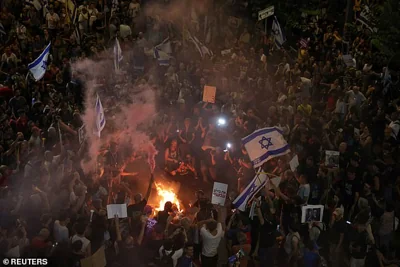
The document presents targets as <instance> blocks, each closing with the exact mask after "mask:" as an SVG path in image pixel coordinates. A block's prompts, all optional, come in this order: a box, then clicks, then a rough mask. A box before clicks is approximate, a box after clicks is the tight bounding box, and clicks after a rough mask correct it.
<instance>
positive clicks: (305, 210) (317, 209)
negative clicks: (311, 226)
mask: <svg viewBox="0 0 400 267" xmlns="http://www.w3.org/2000/svg"><path fill="white" fill-rule="evenodd" d="M323 216H324V206H323V205H306V206H302V207H301V223H308V222H322V217H323Z"/></svg>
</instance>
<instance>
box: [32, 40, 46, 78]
mask: <svg viewBox="0 0 400 267" xmlns="http://www.w3.org/2000/svg"><path fill="white" fill-rule="evenodd" d="M50 46H51V43H49V44H48V45H47V46H46V48H45V49H44V50H43V52H42V53H41V54H40V56H39V57H38V58H37V59H35V60H34V61H33V62H32V63H29V64H28V69H29V72H30V73H31V74H32V76H33V78H35V80H36V81H39V80H40V79H42V78H43V76H44V74H45V73H46V70H47V64H48V60H47V59H48V58H49V53H50Z"/></svg>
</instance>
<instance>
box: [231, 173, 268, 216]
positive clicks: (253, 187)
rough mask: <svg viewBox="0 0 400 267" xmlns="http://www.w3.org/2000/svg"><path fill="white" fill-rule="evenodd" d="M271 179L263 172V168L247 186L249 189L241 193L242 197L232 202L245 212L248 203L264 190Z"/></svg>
mask: <svg viewBox="0 0 400 267" xmlns="http://www.w3.org/2000/svg"><path fill="white" fill-rule="evenodd" d="M268 179H269V177H268V175H267V174H265V173H262V172H261V168H259V170H258V171H257V174H256V176H255V177H254V178H253V180H252V181H251V182H250V183H249V184H248V185H247V187H246V188H245V189H244V190H243V191H242V193H240V195H239V196H238V197H237V198H236V199H235V200H234V201H233V202H232V204H233V205H234V206H235V208H237V209H239V210H241V211H245V210H246V206H247V203H249V201H251V200H252V199H253V198H254V196H255V195H257V193H258V192H260V190H261V189H263V188H264V186H265V184H266V183H267V181H268Z"/></svg>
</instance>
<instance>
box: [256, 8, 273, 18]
mask: <svg viewBox="0 0 400 267" xmlns="http://www.w3.org/2000/svg"><path fill="white" fill-rule="evenodd" d="M274 12H275V8H274V6H269V7H267V8H265V9H263V10H261V11H258V20H259V21H260V20H263V19H266V18H268V17H270V16H272V15H273V14H274Z"/></svg>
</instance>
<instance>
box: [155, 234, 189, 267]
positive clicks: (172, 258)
mask: <svg viewBox="0 0 400 267" xmlns="http://www.w3.org/2000/svg"><path fill="white" fill-rule="evenodd" d="M158 252H159V255H160V265H159V266H160V267H176V266H177V264H178V259H179V258H181V257H182V255H183V249H182V248H181V249H178V250H176V249H175V248H174V242H173V240H171V239H167V240H165V242H164V245H162V246H161V248H160V249H159V251H158Z"/></svg>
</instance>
